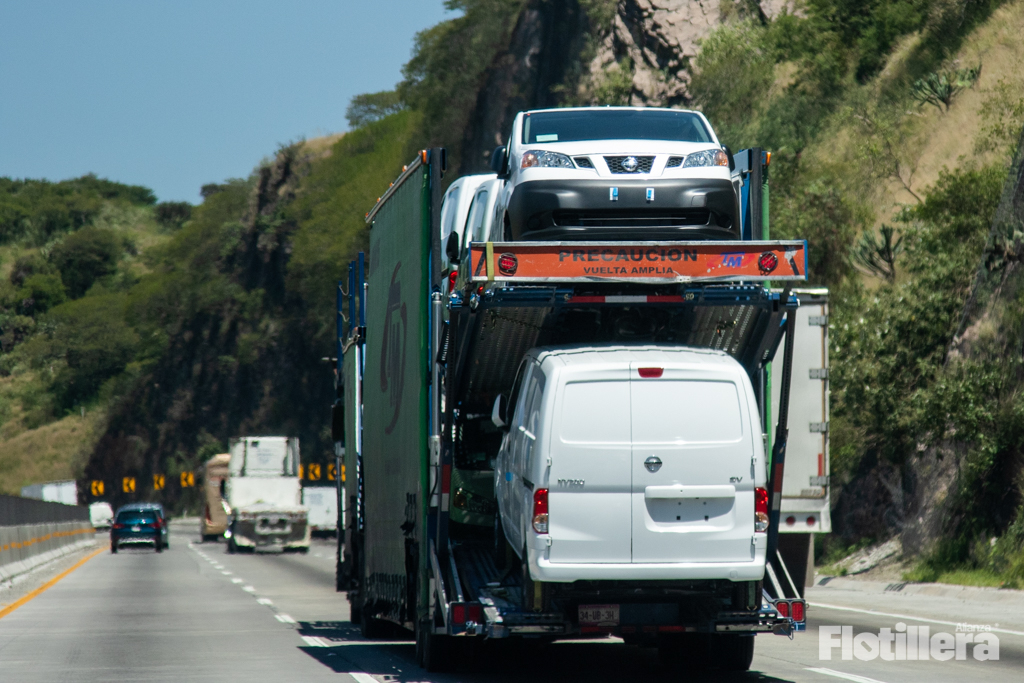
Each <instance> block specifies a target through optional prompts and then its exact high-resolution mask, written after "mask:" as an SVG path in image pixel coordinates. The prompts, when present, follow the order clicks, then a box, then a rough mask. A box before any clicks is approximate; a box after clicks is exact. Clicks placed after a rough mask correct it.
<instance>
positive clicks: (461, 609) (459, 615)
mask: <svg viewBox="0 0 1024 683" xmlns="http://www.w3.org/2000/svg"><path fill="white" fill-rule="evenodd" d="M452 623H453V624H465V623H466V605H464V604H463V603H461V602H454V603H452Z"/></svg>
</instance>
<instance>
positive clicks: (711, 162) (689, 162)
mask: <svg viewBox="0 0 1024 683" xmlns="http://www.w3.org/2000/svg"><path fill="white" fill-rule="evenodd" d="M728 165H729V156H728V155H727V154H726V153H725V152H723V151H722V150H720V149H706V150H704V151H703V152H694V153H693V154H688V155H687V156H686V160H685V161H683V168H696V167H701V166H728Z"/></svg>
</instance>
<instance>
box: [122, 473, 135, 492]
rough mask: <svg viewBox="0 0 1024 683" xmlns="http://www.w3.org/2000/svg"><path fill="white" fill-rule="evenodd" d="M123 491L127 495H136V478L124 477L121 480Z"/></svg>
mask: <svg viewBox="0 0 1024 683" xmlns="http://www.w3.org/2000/svg"><path fill="white" fill-rule="evenodd" d="M121 490H122V491H124V492H125V493H135V477H124V478H123V479H122V480H121Z"/></svg>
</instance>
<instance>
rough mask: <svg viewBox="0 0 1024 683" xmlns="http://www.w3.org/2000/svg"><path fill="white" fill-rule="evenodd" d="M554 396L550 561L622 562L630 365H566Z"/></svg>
mask: <svg viewBox="0 0 1024 683" xmlns="http://www.w3.org/2000/svg"><path fill="white" fill-rule="evenodd" d="M556 398H557V400H556V401H555V404H554V405H555V408H554V411H555V412H554V414H553V415H552V418H553V419H552V421H551V425H552V428H553V429H552V435H551V441H550V442H549V443H550V448H551V451H550V452H551V470H550V476H549V479H548V482H549V484H548V486H549V493H548V508H549V512H550V531H549V533H550V536H551V551H550V555H549V558H550V561H551V562H553V563H558V562H617V563H628V562H629V561H630V536H631V520H630V502H629V499H630V494H629V492H630V479H631V477H630V467H631V464H630V463H631V459H632V451H631V447H630V442H629V438H630V436H629V435H630V427H629V371H628V370H627V369H626V368H625V367H623V366H622V365H621V364H619V365H618V367H612V368H607V367H606V368H602V369H596V368H595V369H594V370H593V371H588V372H587V373H572V375H571V376H570V378H569V380H568V381H567V382H566V383H565V384H564V385H563V386H562V387H561V396H560V397H556ZM527 524H529V522H527Z"/></svg>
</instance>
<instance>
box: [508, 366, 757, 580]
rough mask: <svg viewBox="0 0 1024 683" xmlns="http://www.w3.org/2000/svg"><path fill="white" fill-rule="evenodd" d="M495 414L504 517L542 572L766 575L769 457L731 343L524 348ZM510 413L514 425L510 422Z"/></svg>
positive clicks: (545, 575)
mask: <svg viewBox="0 0 1024 683" xmlns="http://www.w3.org/2000/svg"><path fill="white" fill-rule="evenodd" d="M504 406H505V401H504V397H499V398H498V400H497V401H496V402H495V411H494V415H493V419H494V421H495V423H496V424H498V425H499V427H502V428H503V429H505V430H507V432H506V435H505V437H504V439H503V442H502V446H501V450H500V452H499V454H498V457H497V461H496V466H495V492H496V496H497V500H498V507H499V514H500V524H501V529H500V530H502V531H503V533H504V536H505V538H506V539H507V541H508V543H509V545H511V547H512V549H513V550H515V552H516V554H517V555H519V556H520V558H521V559H524V560H525V564H526V565H527V566H528V568H529V574H530V577H529V578H531V579H532V580H534V581H541V582H546V581H551V582H571V581H578V580H629V579H637V580H672V579H730V580H732V581H757V580H760V579H761V578H762V577H763V576H764V571H765V549H766V545H767V533H766V531H767V527H768V516H767V512H768V510H767V500H768V496H767V492H766V490H765V481H766V463H765V454H764V445H763V441H762V435H761V427H760V421H759V418H758V415H759V413H758V407H757V402H756V400H755V395H754V391H753V388H752V386H751V384H750V380H749V378H748V376H747V374H746V372H745V371H744V370H743V367H742V366H741V365H740V364H739V363H738V362H737V361H736V360H735V359H733V358H732V357H731V356H729V355H727V354H725V353H722V352H719V351H712V350H706V349H694V348H687V347H667V348H666V347H657V346H590V347H583V348H578V347H577V348H554V347H552V348H539V349H534V350H532V351H530V352H529V353H528V354H527V355H526V358H525V359H524V360H523V363H522V365H521V367H520V369H519V372H518V375H517V377H516V381H515V384H514V387H513V389H512V391H511V393H510V395H509V397H508V402H507V408H505V407H504ZM506 423H507V424H506Z"/></svg>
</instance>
